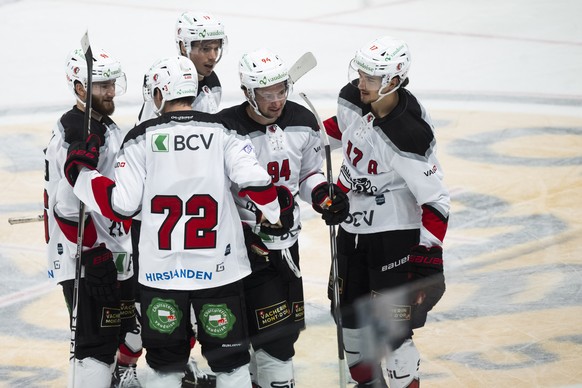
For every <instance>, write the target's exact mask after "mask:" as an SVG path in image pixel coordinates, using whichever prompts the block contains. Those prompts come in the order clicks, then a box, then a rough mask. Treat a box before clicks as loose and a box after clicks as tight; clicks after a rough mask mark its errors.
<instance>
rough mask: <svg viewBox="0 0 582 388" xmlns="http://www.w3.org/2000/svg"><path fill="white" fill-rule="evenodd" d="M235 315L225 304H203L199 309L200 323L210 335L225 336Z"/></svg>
mask: <svg viewBox="0 0 582 388" xmlns="http://www.w3.org/2000/svg"><path fill="white" fill-rule="evenodd" d="M235 322H236V317H235V316H234V314H233V313H232V311H231V310H230V309H229V308H228V307H227V306H226V304H209V303H207V304H205V305H203V306H202V309H201V310H200V322H199V323H200V325H202V329H203V330H204V331H205V332H206V334H208V335H209V336H212V337H217V338H226V336H227V335H228V333H229V332H230V331H231V330H232V328H233V326H234V323H235Z"/></svg>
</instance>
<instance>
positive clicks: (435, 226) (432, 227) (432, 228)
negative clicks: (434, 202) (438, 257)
mask: <svg viewBox="0 0 582 388" xmlns="http://www.w3.org/2000/svg"><path fill="white" fill-rule="evenodd" d="M448 221H449V219H448V217H445V216H443V215H442V214H440V213H439V212H438V211H437V210H436V209H435V208H433V207H432V206H430V205H422V226H423V227H424V228H425V229H426V230H427V231H428V232H429V233H431V234H432V235H433V236H435V237H436V238H438V239H439V240H440V241H441V242H442V241H443V240H444V239H445V234H446V232H447V225H448Z"/></svg>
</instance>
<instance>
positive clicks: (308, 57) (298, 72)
mask: <svg viewBox="0 0 582 388" xmlns="http://www.w3.org/2000/svg"><path fill="white" fill-rule="evenodd" d="M316 65H317V60H316V59H315V57H314V56H313V54H312V53H311V52H310V51H308V52H306V53H305V54H303V55H302V56H301V57H299V59H298V60H297V61H295V63H294V64H293V65H292V66H291V67H290V68H289V70H288V73H289V79H290V80H291V83H292V84H294V83H295V82H297V80H299V78H301V77H303V76H304V75H305V74H306V73H307V72H309V71H310V70H311V69H313V68H314V67H315V66H316Z"/></svg>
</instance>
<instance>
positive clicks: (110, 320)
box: [101, 307, 121, 327]
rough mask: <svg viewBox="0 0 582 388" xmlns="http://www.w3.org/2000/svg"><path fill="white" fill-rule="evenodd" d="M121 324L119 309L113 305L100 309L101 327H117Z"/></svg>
mask: <svg viewBox="0 0 582 388" xmlns="http://www.w3.org/2000/svg"><path fill="white" fill-rule="evenodd" d="M120 325H121V310H120V309H117V308H113V307H103V309H102V310H101V327H119V326H120Z"/></svg>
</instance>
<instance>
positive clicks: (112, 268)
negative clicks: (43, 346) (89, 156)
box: [44, 49, 135, 388]
mask: <svg viewBox="0 0 582 388" xmlns="http://www.w3.org/2000/svg"><path fill="white" fill-rule="evenodd" d="M93 53H94V58H93V93H92V94H93V96H92V99H93V104H92V105H93V106H92V108H93V111H92V118H91V123H90V124H91V125H90V128H91V136H92V137H94V138H98V139H99V142H100V143H101V146H100V148H99V152H100V153H101V159H100V160H99V164H98V168H99V169H100V171H101V172H102V173H103V175H104V176H107V177H111V178H112V177H113V176H114V172H113V164H114V161H115V157H116V154H117V151H118V150H119V148H120V147H121V143H122V140H123V135H122V131H121V129H120V128H119V127H118V126H117V125H116V124H115V123H114V122H113V120H112V119H111V118H110V116H111V115H112V114H113V112H114V110H115V103H114V99H115V97H117V96H119V95H121V94H123V93H124V92H125V87H126V79H125V74H124V73H123V71H122V68H121V65H120V63H119V62H118V61H117V60H116V59H114V58H113V57H111V56H110V55H109V54H108V53H106V52H105V51H103V50H95V51H93ZM65 72H66V77H67V83H68V86H69V88H70V90H71V91H72V92H73V94H74V95H75V98H76V100H77V102H76V104H75V105H74V106H73V108H72V109H71V110H69V111H68V112H66V113H65V114H64V115H63V116H62V117H61V118H60V119H59V121H58V122H57V125H56V126H55V128H54V129H53V132H52V136H51V139H50V141H49V144H48V147H47V148H46V150H45V191H44V206H45V213H44V222H45V237H46V242H47V244H48V247H47V248H48V252H47V253H48V274H49V278H51V279H52V280H54V281H55V282H57V283H59V284H60V285H61V286H62V287H63V293H64V296H65V302H66V303H67V306H68V308H69V314H72V312H71V309H72V308H73V294H74V278H75V266H76V263H75V256H76V251H77V246H76V242H77V224H78V221H79V200H78V199H77V197H75V195H74V194H73V190H72V188H71V186H70V185H69V184H68V183H67V180H66V179H65V175H64V174H63V166H64V163H65V159H66V156H67V149H68V147H69V145H70V144H76V143H78V142H80V141H81V140H82V137H83V123H84V114H85V113H84V111H85V101H86V97H87V64H86V62H85V57H84V53H83V51H82V50H80V49H77V50H74V51H72V52H71V53H70V54H69V55H68V56H67V60H66V68H65ZM93 210H94V209H93V208H91V206H88V207H86V221H85V234H84V240H83V252H82V255H81V257H82V264H83V272H82V276H83V277H82V278H81V279H80V283H79V289H78V292H79V294H78V295H79V297H78V299H77V306H78V310H77V322H76V336H75V341H76V351H75V366H74V368H72V371H74V382H72V381H69V384H74V386H75V387H102V388H105V387H109V385H110V383H111V372H112V368H113V365H114V360H115V353H116V350H117V348H118V345H119V342H120V330H121V333H124V332H127V331H130V330H132V329H133V327H134V324H135V308H134V296H133V287H132V281H133V279H130V278H131V276H132V274H133V270H132V262H131V241H130V236H129V230H128V229H129V223H122V222H119V221H112V220H111V219H108V218H106V217H103V216H102V215H101V214H99V213H96V212H95V211H93ZM128 279H129V280H128ZM72 374H73V373H71V375H72ZM71 377H72V376H71ZM69 380H71V379H69Z"/></svg>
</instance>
